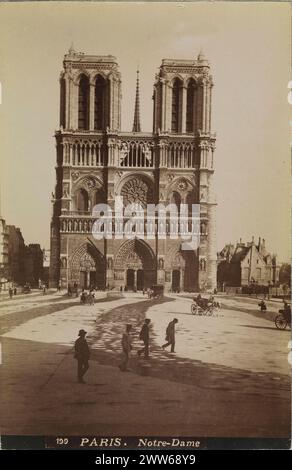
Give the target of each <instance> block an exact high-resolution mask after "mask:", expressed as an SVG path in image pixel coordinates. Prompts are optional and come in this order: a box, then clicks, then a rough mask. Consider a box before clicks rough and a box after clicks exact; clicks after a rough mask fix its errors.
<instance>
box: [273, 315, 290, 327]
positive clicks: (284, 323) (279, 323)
mask: <svg viewBox="0 0 292 470" xmlns="http://www.w3.org/2000/svg"><path fill="white" fill-rule="evenodd" d="M287 323H288V322H287V320H285V318H284V317H283V315H277V316H276V318H275V325H276V327H277V328H278V330H285V328H286V326H287Z"/></svg>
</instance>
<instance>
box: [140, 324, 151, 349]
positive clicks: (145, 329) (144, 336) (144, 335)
mask: <svg viewBox="0 0 292 470" xmlns="http://www.w3.org/2000/svg"><path fill="white" fill-rule="evenodd" d="M150 322H151V320H150V318H146V319H145V321H144V324H143V326H142V329H141V331H140V336H139V338H140V340H141V341H143V343H144V348H142V349H139V351H138V352H137V354H138V356H141V354H143V353H144V357H149V328H150Z"/></svg>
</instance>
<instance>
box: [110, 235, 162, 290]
mask: <svg viewBox="0 0 292 470" xmlns="http://www.w3.org/2000/svg"><path fill="white" fill-rule="evenodd" d="M115 272H116V275H115V279H116V282H115V284H116V287H119V288H121V287H124V288H125V289H126V290H132V291H136V290H138V291H141V290H143V289H147V288H148V287H151V286H152V285H153V284H155V283H156V260H155V256H154V254H153V251H152V249H151V247H150V246H149V245H148V244H147V243H146V242H144V241H143V240H139V239H134V240H128V241H126V242H125V243H123V244H122V246H121V247H120V249H119V251H118V253H117V256H116V259H115ZM122 272H123V273H124V275H121V274H122ZM122 278H123V279H124V283H123V282H122ZM123 284H124V285H123Z"/></svg>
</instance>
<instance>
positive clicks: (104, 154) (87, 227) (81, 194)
mask: <svg viewBox="0 0 292 470" xmlns="http://www.w3.org/2000/svg"><path fill="white" fill-rule="evenodd" d="M212 87H213V80H212V76H211V75H210V65H209V63H208V61H207V60H206V59H205V57H204V56H203V55H202V54H200V55H199V56H198V58H197V59H196V60H169V59H167V60H163V61H162V64H161V66H160V69H159V73H158V74H157V76H156V77H155V82H154V95H153V106H154V110H153V131H152V133H144V132H141V130H140V121H139V117H138V113H139V96H138V95H139V93H138V92H136V107H135V119H134V126H133V131H132V132H122V131H121V76H120V72H119V69H118V64H117V61H116V59H115V58H114V57H112V56H90V55H85V54H83V53H76V52H75V51H74V50H73V49H70V51H69V53H68V54H66V55H65V57H64V62H63V70H62V72H61V77H60V90H61V96H60V128H59V130H58V131H56V135H55V137H56V144H57V145H56V149H57V166H56V187H55V191H54V193H53V197H52V203H53V217H52V223H51V260H50V285H51V286H54V287H56V286H57V285H58V283H59V280H60V281H61V283H62V285H63V287H66V286H67V285H68V284H69V283H72V284H73V283H74V282H76V283H77V284H78V285H79V286H81V287H86V288H87V287H89V286H91V285H93V286H95V287H97V288H105V287H107V288H110V289H120V288H121V287H122V288H125V287H127V288H128V289H143V288H147V287H149V286H151V285H152V284H156V283H159V284H163V285H164V286H165V288H166V290H171V289H172V290H187V291H196V290H198V289H206V288H207V289H214V287H215V286H216V220H215V212H216V201H215V197H214V193H213V182H212V180H213V173H214V159H213V154H214V149H215V135H214V134H213V133H212V132H211V91H212ZM137 90H138V85H137ZM133 92H134V90H133ZM129 125H130V123H129ZM116 196H121V197H122V199H123V203H124V204H127V203H137V202H139V203H140V204H141V205H142V206H143V207H145V205H146V204H147V203H153V204H158V203H162V204H165V205H167V204H169V203H175V204H176V205H177V206H179V204H180V203H186V204H188V205H189V206H191V204H200V218H201V220H200V227H201V237H200V246H199V248H198V249H196V250H193V251H191V252H190V251H185V252H184V251H183V250H181V240H180V239H177V240H175V239H171V238H170V236H169V233H168V234H167V237H166V239H165V240H161V239H158V237H157V235H156V236H154V237H153V239H148V238H146V237H145V238H144V239H143V240H142V239H138V238H136V239H133V240H125V239H116V238H113V239H112V240H105V239H102V240H95V239H94V237H93V236H92V225H93V223H94V217H93V214H92V208H93V207H94V205H95V204H98V203H107V204H109V205H110V206H111V208H112V210H114V201H115V197H116ZM168 222H169V217H168ZM155 223H156V224H157V223H158V221H157V220H156V221H155Z"/></svg>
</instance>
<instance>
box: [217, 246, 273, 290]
mask: <svg viewBox="0 0 292 470" xmlns="http://www.w3.org/2000/svg"><path fill="white" fill-rule="evenodd" d="M278 282H279V266H278V265H277V257H276V255H271V254H270V253H269V252H268V251H267V250H266V244H265V240H264V239H261V238H260V239H259V242H258V244H256V243H255V242H254V239H253V240H252V241H251V242H248V243H246V244H245V243H242V241H241V240H240V242H239V243H237V244H236V246H234V245H232V244H229V245H226V246H225V247H224V248H223V250H222V251H221V252H220V253H218V285H219V287H220V288H223V286H231V287H240V286H248V285H251V284H258V285H261V286H269V285H270V286H273V285H275V284H277V283H278Z"/></svg>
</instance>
